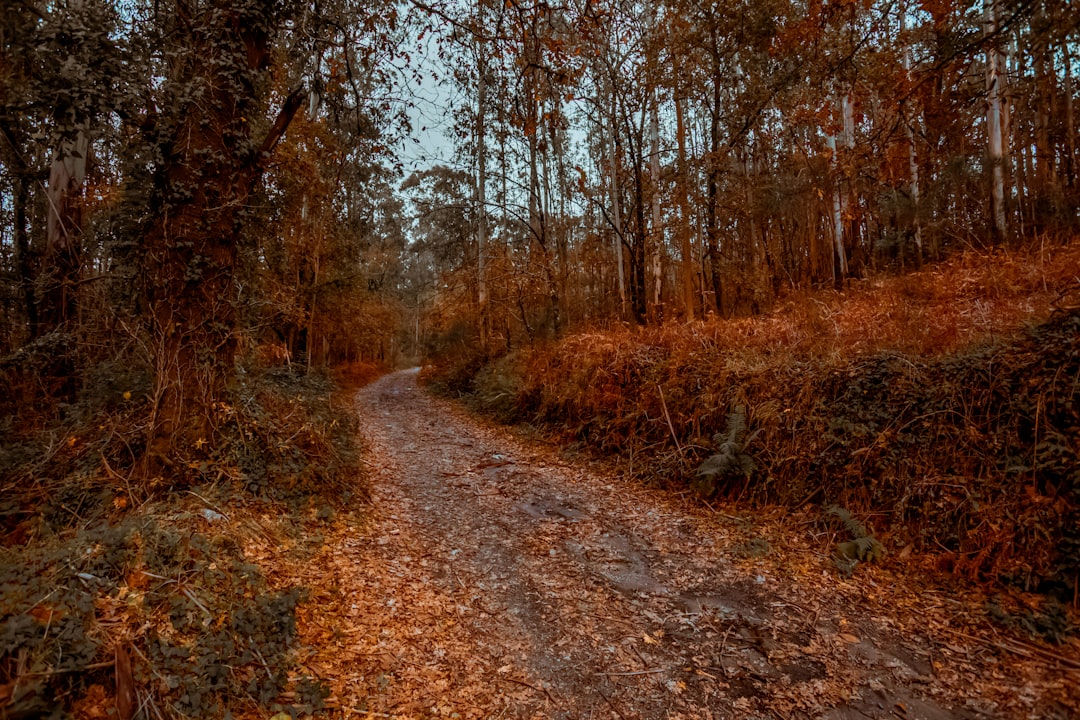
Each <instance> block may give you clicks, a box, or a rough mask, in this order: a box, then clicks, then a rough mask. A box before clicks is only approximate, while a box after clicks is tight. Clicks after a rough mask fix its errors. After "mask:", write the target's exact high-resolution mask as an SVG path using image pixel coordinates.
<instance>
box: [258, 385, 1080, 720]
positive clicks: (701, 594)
mask: <svg viewBox="0 0 1080 720" xmlns="http://www.w3.org/2000/svg"><path fill="white" fill-rule="evenodd" d="M356 406H357V409H358V413H359V414H360V416H361V426H362V428H363V433H364V434H365V442H366V445H367V447H368V450H369V455H368V461H369V462H370V463H371V467H370V468H369V471H370V480H371V485H372V488H373V490H372V495H373V497H372V500H373V502H372V504H371V507H370V511H369V512H368V514H366V515H364V516H363V517H364V519H363V521H362V522H360V523H359V524H357V521H356V520H355V516H349V515H342V516H339V518H338V520H337V521H336V524H335V527H334V529H333V530H332V532H330V533H328V534H327V535H326V539H325V544H324V545H323V546H322V549H321V550H320V551H318V552H317V554H316V555H315V556H314V557H313V558H311V557H309V558H308V560H307V561H305V562H303V563H302V564H301V563H297V564H294V565H293V566H292V567H289V568H284V567H280V566H279V567H278V575H277V581H278V582H288V583H302V584H303V585H305V586H306V587H308V588H310V590H311V595H310V596H309V598H308V601H307V602H305V603H303V604H302V605H301V606H300V607H299V608H298V614H299V631H300V638H299V640H300V642H301V644H302V646H304V647H305V648H307V649H306V650H305V651H303V652H304V653H306V654H305V655H303V656H302V657H301V666H302V667H303V668H305V669H306V671H307V672H308V673H310V674H311V675H312V676H314V677H315V678H317V679H318V680H320V681H322V682H324V683H326V684H327V686H328V687H329V689H330V691H331V693H332V695H331V697H330V698H328V699H327V701H326V704H327V705H328V706H329V707H330V708H337V709H339V710H340V712H341V716H343V717H395V718H421V717H459V718H498V717H504V718H522V717H525V718H533V717H535V718H624V719H625V718H754V717H762V718H784V719H788V718H838V719H839V718H901V719H904V718H906V719H909V720H914V719H915V718H927V719H931V720H937V719H942V720H944V719H947V718H1027V717H1040V718H1052V717H1061V718H1064V717H1076V715H1075V714H1074V713H1076V712H1077V708H1080V644H1077V643H1076V641H1075V640H1074V641H1072V644H1065V645H1062V646H1050V645H1045V644H1042V643H1038V642H1036V641H1033V640H1030V639H1029V638H1027V637H1026V636H1020V635H1017V634H1015V633H1013V632H1011V631H1006V630H1003V629H1001V628H1000V627H997V626H994V625H992V624H991V623H990V621H989V620H988V618H987V612H986V598H985V597H983V596H981V595H980V594H979V593H977V592H974V591H973V590H971V588H969V587H966V586H964V585H961V584H959V581H957V582H956V584H955V585H952V586H950V585H949V584H948V582H947V580H940V579H939V580H935V581H934V582H927V581H926V578H925V577H924V576H923V575H921V574H920V573H918V572H915V571H913V570H911V569H910V568H908V567H907V565H906V562H907V561H909V560H913V559H912V558H906V559H905V558H901V557H898V556H891V557H890V558H889V559H887V561H886V562H885V563H884V564H882V565H860V566H859V567H857V568H856V570H855V572H854V573H853V574H851V575H850V576H845V575H844V574H843V573H842V572H841V571H840V570H839V569H838V568H837V566H836V565H835V564H834V562H833V560H832V557H831V548H832V547H833V546H834V543H835V542H836V541H837V540H838V539H843V538H837V537H835V533H833V532H832V531H830V530H828V529H827V528H828V526H827V525H826V524H825V523H824V522H823V521H822V519H821V518H820V514H819V513H810V512H807V513H790V512H786V511H781V510H776V511H768V510H766V511H759V512H757V513H755V514H754V515H746V516H745V517H741V516H738V511H736V510H733V509H728V508H720V509H718V510H715V511H714V510H710V509H709V508H706V507H703V506H701V504H700V503H697V502H691V501H689V500H688V499H686V498H684V497H681V496H680V495H678V494H676V493H672V492H669V491H667V492H665V491H661V490H653V489H650V488H646V487H644V486H642V485H640V484H637V483H626V482H624V481H622V480H620V478H619V477H618V476H617V475H616V474H615V473H614V472H613V471H612V469H611V468H610V467H605V466H604V465H602V464H598V463H597V462H595V461H589V460H587V459H583V458H580V457H572V456H569V455H566V454H564V453H561V452H560V451H559V449H558V448H556V447H554V446H552V445H550V444H545V443H543V442H540V441H536V440H534V439H530V438H528V437H525V436H523V435H521V434H519V433H515V432H514V431H513V430H510V429H507V428H502V427H495V426H492V425H488V424H485V423H484V422H483V421H479V420H477V419H475V418H474V417H472V416H469V415H468V414H467V413H466V412H465V411H464V410H463V409H461V408H460V407H459V406H456V405H454V404H452V403H450V402H448V401H443V400H438V399H434V398H432V397H430V396H429V395H428V394H427V393H425V392H423V391H422V390H420V389H419V388H418V386H417V384H416V372H415V371H403V372H398V373H394V374H391V375H387V376H384V377H383V378H381V379H379V380H377V381H376V382H374V383H372V384H371V385H369V386H367V387H365V388H363V389H362V390H361V391H360V392H359V394H358V395H357V397H356ZM721 510H722V512H721ZM897 555H899V554H897ZM335 714H336V713H335Z"/></svg>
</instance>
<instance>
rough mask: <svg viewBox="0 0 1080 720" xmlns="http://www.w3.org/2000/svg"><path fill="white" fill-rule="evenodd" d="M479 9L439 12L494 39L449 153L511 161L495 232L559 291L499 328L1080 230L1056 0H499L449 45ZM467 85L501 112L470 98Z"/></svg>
mask: <svg viewBox="0 0 1080 720" xmlns="http://www.w3.org/2000/svg"><path fill="white" fill-rule="evenodd" d="M448 7H452V6H448ZM483 7H485V6H484V5H483V4H479V5H475V6H470V7H469V9H468V10H467V11H466V9H465V8H462V13H461V15H460V16H456V15H454V13H453V12H451V10H450V9H448V8H444V11H443V14H442V16H441V17H442V18H444V19H445V18H447V17H450V18H451V19H453V18H454V17H458V20H457V21H455V22H453V23H452V24H453V25H454V26H455V28H456V29H455V33H456V37H457V38H459V40H458V42H459V43H465V44H466V45H467V47H469V48H470V53H478V52H481V48H483V49H486V50H487V52H488V54H487V55H483V54H482V53H481V54H480V55H475V58H476V62H477V63H478V64H477V67H479V66H481V65H482V66H483V68H484V71H483V74H482V75H477V74H476V73H469V72H464V73H462V72H459V73H458V75H457V78H458V80H457V82H458V83H460V84H461V85H462V86H463V87H464V86H468V87H470V88H473V89H472V90H471V91H470V93H469V94H468V97H470V98H472V99H473V100H472V102H473V103H474V104H473V106H472V107H473V108H474V114H472V115H471V116H470V117H471V122H472V123H473V124H472V125H471V126H470V130H469V132H467V133H463V134H462V135H461V138H462V142H463V146H462V147H463V148H464V147H466V146H468V147H471V148H473V149H472V150H470V151H468V152H463V154H462V155H461V156H460V161H461V163H462V167H471V168H472V170H471V171H470V172H472V173H473V174H474V175H477V174H479V175H482V176H483V177H484V178H485V182H484V186H485V187H484V189H485V190H486V189H487V183H488V182H490V180H489V179H490V178H498V177H503V178H510V179H511V181H512V182H510V183H509V187H510V189H509V191H508V197H503V198H501V199H499V200H498V201H497V202H496V203H495V204H496V205H499V206H501V207H504V208H510V207H511V206H513V207H516V208H517V209H519V210H520V212H519V213H517V215H514V214H512V213H509V212H503V213H501V217H502V222H504V223H507V227H506V230H505V231H501V232H502V235H503V237H504V238H507V239H508V238H511V237H513V236H514V233H515V232H517V233H518V235H519V239H520V241H521V242H526V241H527V243H526V244H525V245H517V246H516V252H517V253H518V255H517V257H521V255H522V254H524V253H526V252H529V253H535V254H538V255H539V256H540V262H538V263H537V264H536V267H537V269H538V270H539V271H540V272H541V273H542V276H543V278H544V280H545V281H546V283H547V285H548V287H549V289H550V292H549V293H548V294H547V296H546V299H545V300H544V302H543V303H542V304H535V302H534V303H533V304H530V305H528V306H527V307H525V308H523V309H522V311H521V312H520V313H518V314H517V315H516V320H514V319H511V322H510V324H511V325H512V326H514V328H516V329H515V330H514V332H512V333H511V335H513V334H514V333H516V332H522V333H524V334H531V333H532V332H533V331H535V329H536V328H537V327H544V328H547V329H549V330H551V331H554V332H557V331H558V330H559V329H560V328H561V327H565V326H566V325H567V323H568V322H569V323H571V324H579V323H582V322H593V321H598V320H604V319H621V320H625V321H630V322H636V323H644V322H656V321H659V320H661V319H671V318H674V317H682V318H685V319H692V318H697V317H701V316H703V315H708V314H710V313H719V314H722V315H730V314H740V313H753V312H760V311H763V310H765V309H767V308H768V307H769V306H770V305H771V304H772V303H773V302H774V300H775V299H776V298H777V297H778V296H779V295H780V294H783V293H784V292H787V291H788V290H790V289H795V288H802V287H812V286H823V285H835V286H836V287H843V286H844V284H845V282H846V280H847V279H848V278H849V277H859V276H862V275H865V274H866V273H868V272H872V271H874V269H875V268H882V267H899V268H902V267H907V266H916V265H918V264H920V263H921V262H923V261H924V260H927V259H934V258H939V257H941V256H942V255H943V254H945V253H948V252H949V251H950V250H952V249H955V248H962V247H970V246H972V245H976V246H980V245H991V244H994V243H1017V242H1024V241H1025V240H1027V239H1030V238H1034V237H1046V236H1047V235H1049V236H1067V235H1069V234H1070V233H1074V232H1076V230H1077V226H1078V224H1080V221H1078V213H1077V210H1078V207H1080V188H1078V186H1077V178H1076V175H1077V170H1076V167H1077V165H1076V164H1077V149H1076V127H1075V105H1076V101H1077V97H1076V95H1077V90H1076V83H1075V82H1074V81H1073V77H1074V76H1075V73H1076V47H1077V40H1078V37H1077V35H1078V23H1080V17H1078V16H1077V14H1076V13H1075V12H1070V9H1069V3H1067V2H1064V1H1063V0H1030V1H1029V2H1022V3H1003V2H997V0H985V1H983V0H980V1H979V2H972V1H968V2H932V3H931V2H918V1H917V0H911V1H910V2H904V3H896V2H884V1H880V2H879V1H877V0H868V1H867V2H828V3H806V2H801V1H799V0H768V2H745V3H739V2H736V3H706V4H704V5H702V4H701V3H687V2H684V1H683V0H667V1H666V2H662V3H640V2H634V1H633V0H602V1H601V2H589V3H571V4H569V5H564V6H559V7H557V8H556V7H554V6H549V5H548V4H545V3H523V4H522V3H514V4H512V5H510V6H505V7H503V8H502V9H488V10H486V11H484V12H488V13H491V14H498V16H499V17H500V18H502V20H501V21H500V24H499V25H498V26H497V27H498V29H495V27H496V26H494V25H485V26H484V29H483V30H481V31H478V32H477V33H476V34H475V36H474V38H475V40H468V41H466V40H464V39H462V38H464V35H463V34H462V33H467V31H468V30H469V28H470V25H469V22H470V20H469V18H470V17H473V16H475V13H476V12H477V10H476V8H483ZM469 42H471V43H473V44H471V45H468V43H469ZM466 45H462V47H465V46H466ZM470 57H474V56H473V55H470ZM478 77H482V79H483V82H482V83H479V84H477V78H478ZM481 87H482V88H483V90H484V93H485V97H490V96H495V97H498V98H500V99H501V100H502V103H501V104H500V105H499V106H498V107H503V106H504V105H505V106H509V107H510V108H512V112H510V113H509V114H508V117H507V118H506V119H505V120H504V119H503V117H502V116H501V115H500V114H498V112H497V111H496V110H495V109H494V108H493V109H492V111H491V112H490V113H489V114H482V113H481V114H476V113H475V108H476V107H477V106H476V105H475V98H476V97H477V96H478V95H479V94H480V92H479V91H480V88H481ZM481 118H482V119H483V120H484V123H483V124H481V123H479V122H477V121H478V120H480V119H481ZM489 119H490V120H491V121H490V122H489V121H488V120H489ZM495 128H497V130H496V129H495ZM478 133H479V134H480V135H481V136H483V137H481V138H480V139H481V140H487V136H488V134H489V133H491V134H494V133H498V137H499V143H500V147H501V148H502V150H501V151H500V152H499V153H497V154H496V155H495V156H493V155H492V154H491V153H488V152H477V148H480V149H486V147H487V145H485V144H484V143H483V142H481V143H480V144H479V145H477V144H476V143H477V134H478ZM507 148H508V149H507ZM481 158H482V159H483V171H482V172H480V159H481ZM476 197H477V198H481V197H482V198H484V205H485V206H490V205H491V204H492V203H491V202H490V201H489V200H487V197H488V195H486V194H484V193H479V192H478V193H476ZM493 212H496V214H498V211H497V210H496V209H495V208H493ZM477 217H478V218H479V217H480V216H477ZM515 223H517V230H516V231H515V230H513V228H512V226H513V225H514V224H515ZM482 225H483V223H479V222H477V225H476V226H475V228H474V233H475V234H476V237H478V238H483V241H484V242H487V235H486V232H487V231H486V226H483V227H482ZM511 242H512V241H511ZM511 256H514V254H513V253H511ZM485 274H486V273H485ZM493 282H494V283H495V284H496V285H497V284H498V280H497V279H495V280H493ZM490 292H491V293H493V297H494V294H497V293H498V292H499V291H498V290H497V289H492V290H491V291H490ZM541 313H542V317H541ZM478 332H479V330H478Z"/></svg>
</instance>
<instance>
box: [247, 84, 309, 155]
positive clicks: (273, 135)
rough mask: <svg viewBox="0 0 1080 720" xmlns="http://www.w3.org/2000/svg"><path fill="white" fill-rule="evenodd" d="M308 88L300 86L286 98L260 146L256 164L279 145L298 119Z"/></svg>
mask: <svg viewBox="0 0 1080 720" xmlns="http://www.w3.org/2000/svg"><path fill="white" fill-rule="evenodd" d="M307 94H308V91H307V88H305V87H304V86H303V85H301V86H299V87H298V88H296V89H295V90H293V91H292V92H291V93H289V97H287V98H285V103H284V104H283V105H282V106H281V111H280V112H279V113H278V116H277V118H276V119H275V120H274V124H273V125H271V126H270V131H269V132H268V133H266V137H265V138H263V141H262V144H261V145H259V151H258V153H256V155H255V158H256V162H261V161H262V160H263V159H264V158H266V156H267V155H269V154H270V151H271V150H273V149H274V146H276V145H277V144H278V141H279V140H281V138H282V137H283V136H284V135H285V131H286V130H288V128H289V124H290V123H291V122H292V121H293V118H294V117H296V112H297V111H298V110H299V109H300V107H301V106H302V105H303V104H304V100H305V99H307Z"/></svg>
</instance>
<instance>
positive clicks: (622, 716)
mask: <svg viewBox="0 0 1080 720" xmlns="http://www.w3.org/2000/svg"><path fill="white" fill-rule="evenodd" d="M596 692H597V693H598V694H599V695H600V697H602V698H604V702H606V703H607V704H608V706H609V707H610V708H611V709H612V710H614V711H615V714H616V715H618V716H619V717H620V718H622V720H626V716H625V715H623V714H622V710H620V709H619V708H617V707H615V703H613V702H611V698H609V697H608V696H607V695H605V694H604V693H603V692H601V691H600V688H597V689H596Z"/></svg>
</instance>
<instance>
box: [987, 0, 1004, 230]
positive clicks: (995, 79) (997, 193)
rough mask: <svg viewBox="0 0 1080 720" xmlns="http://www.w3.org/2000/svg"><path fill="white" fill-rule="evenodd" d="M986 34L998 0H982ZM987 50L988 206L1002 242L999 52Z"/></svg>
mask: <svg viewBox="0 0 1080 720" xmlns="http://www.w3.org/2000/svg"><path fill="white" fill-rule="evenodd" d="M985 4H986V34H987V35H992V34H994V33H996V32H997V29H998V21H997V0H985ZM995 42H996V39H993V40H992V42H991V43H990V44H989V45H988V46H987V50H986V91H987V99H986V135H987V160H988V163H989V165H990V173H991V179H990V183H991V185H990V210H991V214H992V218H993V228H994V238H995V240H996V241H997V242H1003V241H1004V240H1005V237H1006V233H1007V226H1006V218H1005V135H1004V126H1003V123H1002V117H1001V91H1002V73H1001V52H1000V51H999V50H998V49H997V46H996V45H995V44H994V43H995Z"/></svg>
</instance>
